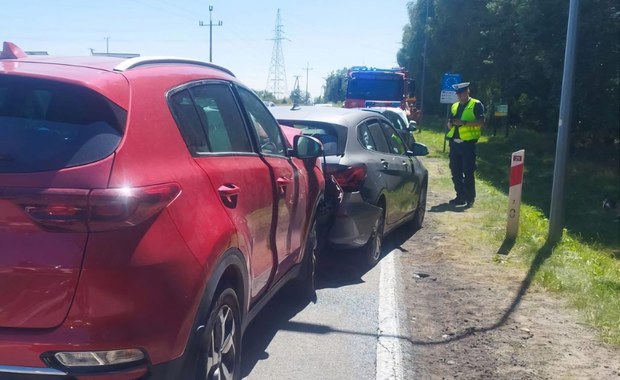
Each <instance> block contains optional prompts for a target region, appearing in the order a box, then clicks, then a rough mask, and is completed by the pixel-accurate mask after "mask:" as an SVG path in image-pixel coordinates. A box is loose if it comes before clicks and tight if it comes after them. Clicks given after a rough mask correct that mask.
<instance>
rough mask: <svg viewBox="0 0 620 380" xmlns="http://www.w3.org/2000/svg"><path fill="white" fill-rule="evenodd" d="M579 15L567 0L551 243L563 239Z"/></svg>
mask: <svg viewBox="0 0 620 380" xmlns="http://www.w3.org/2000/svg"><path fill="white" fill-rule="evenodd" d="M578 15H579V0H570V8H569V12H568V27H567V31H566V50H565V52H564V75H563V77H562V97H561V100H560V117H559V121H558V137H557V143H556V148H555V167H554V170H553V188H552V189H551V211H550V214H549V236H548V238H547V242H548V243H550V244H555V243H557V242H558V241H560V239H561V238H562V229H563V222H564V220H563V219H564V183H565V180H566V160H567V157H568V148H569V138H570V124H571V102H572V97H573V79H574V68H575V48H576V42H577V18H578Z"/></svg>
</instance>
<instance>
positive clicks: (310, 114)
mask: <svg viewBox="0 0 620 380" xmlns="http://www.w3.org/2000/svg"><path fill="white" fill-rule="evenodd" d="M270 111H271V112H272V113H273V114H274V116H275V117H276V119H278V122H279V123H280V124H283V125H287V126H291V127H294V128H298V129H301V130H302V133H303V134H305V135H309V136H314V137H316V138H318V139H319V140H321V142H322V143H323V149H324V152H325V157H324V160H325V166H326V167H325V170H326V172H327V173H330V174H332V175H333V176H334V178H336V181H337V182H338V184H339V185H340V187H342V189H343V190H344V200H343V202H342V203H341V205H340V208H339V210H338V212H337V214H336V219H335V222H334V223H333V225H332V227H331V229H330V231H329V235H328V242H329V243H330V244H331V245H334V246H336V247H337V248H355V247H363V249H362V252H363V254H364V255H365V258H366V260H367V262H368V264H369V265H374V264H376V263H377V262H378V261H379V258H380V256H381V242H382V239H383V236H384V235H386V234H387V233H389V232H390V231H392V230H394V229H395V228H396V227H398V226H400V225H402V224H404V223H411V225H412V226H413V227H414V228H416V229H418V228H420V227H421V226H422V222H423V220H424V214H425V209H426V191H427V187H428V171H427V170H426V168H425V167H424V166H423V165H422V163H421V162H420V161H419V160H418V158H417V156H424V155H427V154H428V149H427V148H426V146H424V145H422V144H419V143H413V144H412V145H411V146H410V148H406V145H405V143H404V141H403V139H402V137H401V135H400V134H399V132H398V131H397V130H396V129H395V128H394V127H393V126H392V124H391V123H390V122H389V120H388V119H387V118H385V117H384V116H383V115H382V114H381V113H378V112H375V111H370V110H364V109H345V108H337V107H312V106H309V107H304V106H295V107H292V108H291V107H290V106H288V107H281V106H280V107H271V108H270Z"/></svg>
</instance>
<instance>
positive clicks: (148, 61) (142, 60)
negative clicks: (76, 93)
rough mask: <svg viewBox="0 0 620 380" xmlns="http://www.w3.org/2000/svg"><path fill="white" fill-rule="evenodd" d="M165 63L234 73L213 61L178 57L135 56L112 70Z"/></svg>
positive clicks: (124, 69) (125, 69)
mask: <svg viewBox="0 0 620 380" xmlns="http://www.w3.org/2000/svg"><path fill="white" fill-rule="evenodd" d="M165 63H181V64H189V65H198V66H205V67H210V68H212V69H216V70H220V71H223V72H225V73H226V74H230V75H232V76H233V77H234V76H235V74H233V73H232V71H230V70H228V69H226V68H224V67H222V66H218V65H214V64H213V63H209V62H204V61H199V60H196V59H188V58H178V57H135V58H129V59H127V60H125V61H123V62H121V63H119V64H118V65H116V67H114V71H127V70H130V69H133V68H135V67H138V66H144V65H153V64H165Z"/></svg>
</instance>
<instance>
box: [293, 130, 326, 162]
mask: <svg viewBox="0 0 620 380" xmlns="http://www.w3.org/2000/svg"><path fill="white" fill-rule="evenodd" d="M321 154H323V144H321V142H320V141H319V140H318V139H316V138H314V137H311V136H304V135H297V136H295V137H294V138H293V154H292V155H293V157H297V158H300V159H308V158H317V157H320V156H321Z"/></svg>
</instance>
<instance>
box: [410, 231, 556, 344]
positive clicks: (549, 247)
mask: <svg viewBox="0 0 620 380" xmlns="http://www.w3.org/2000/svg"><path fill="white" fill-rule="evenodd" d="M505 245H506V246H508V245H510V243H509V242H506V241H504V243H503V244H502V247H504V246H505ZM512 246H514V241H513V242H512V245H510V249H512ZM502 247H500V250H501V249H502ZM554 247H555V243H552V242H549V241H547V242H546V243H545V245H543V246H542V247H541V248H540V249H539V250H538V252H537V253H536V257H534V260H533V261H532V265H531V266H530V269H529V270H528V272H527V275H526V276H525V278H524V279H523V281H521V286H520V287H519V291H518V293H517V295H516V296H515V298H514V299H513V300H512V303H511V304H510V306H509V307H508V309H506V311H505V312H504V314H503V315H502V317H501V318H500V319H499V320H498V321H497V322H495V323H494V324H492V325H490V326H487V327H469V328H467V329H466V330H465V331H462V332H460V333H457V334H453V335H452V336H450V338H447V339H442V340H437V341H416V340H410V342H411V343H412V344H414V345H421V346H425V345H438V344H445V343H450V342H454V341H457V340H461V339H464V338H466V337H468V336H470V335H473V334H475V333H480V332H487V331H491V330H494V329H497V328H499V327H501V326H502V325H503V324H505V323H506V321H508V318H510V316H511V315H512V314H513V313H514V312H515V310H517V307H519V304H520V303H521V300H522V299H523V296H524V295H525V293H526V292H527V290H528V289H529V288H530V286H531V285H532V281H533V280H534V276H535V275H536V273H537V272H538V270H539V269H540V267H541V266H542V265H543V264H544V262H545V261H546V260H547V259H548V258H549V257H551V254H552V253H553V248H554ZM510 249H508V250H510Z"/></svg>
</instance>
